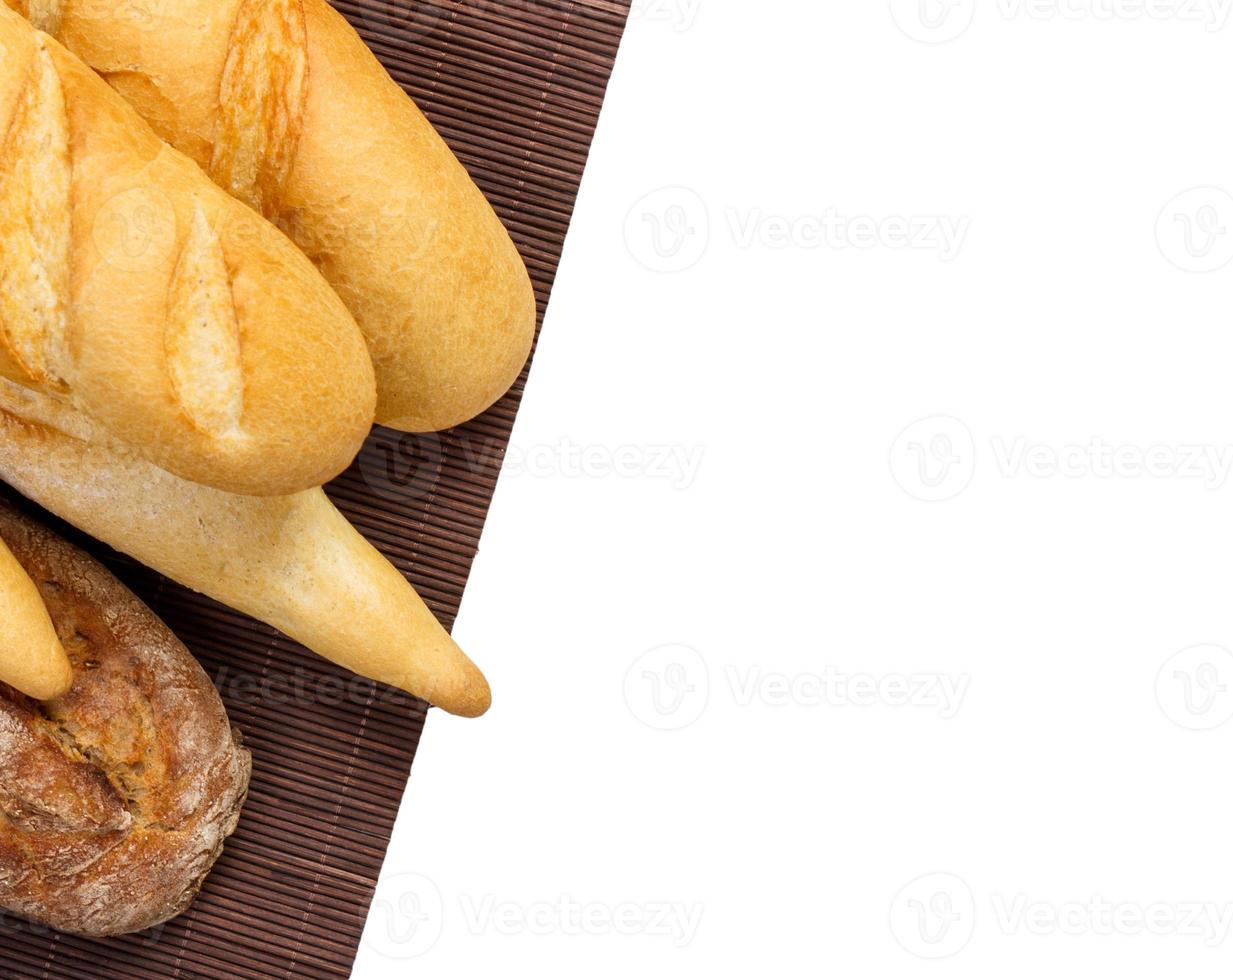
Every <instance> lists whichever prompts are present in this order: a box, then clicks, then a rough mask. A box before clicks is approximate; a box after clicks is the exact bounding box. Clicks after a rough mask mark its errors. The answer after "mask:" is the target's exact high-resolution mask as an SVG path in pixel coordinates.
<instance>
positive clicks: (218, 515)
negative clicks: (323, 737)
mask: <svg viewBox="0 0 1233 980" xmlns="http://www.w3.org/2000/svg"><path fill="white" fill-rule="evenodd" d="M96 435H97V434H95V433H92V432H91V431H90V423H89V420H87V419H85V418H83V417H82V416H80V415H78V414H76V413H73V412H71V411H68V410H65V409H64V408H63V407H62V406H60V405H59V404H58V403H56V402H55V401H53V400H51V399H48V398H46V397H44V396H41V395H37V394H34V393H30V392H27V391H25V390H23V389H21V388H18V387H16V386H14V385H11V384H8V383H4V382H0V477H3V478H4V479H5V480H7V481H8V482H9V483H10V484H12V486H14V487H15V488H17V489H18V490H20V491H21V492H22V493H24V494H25V495H26V496H27V497H30V498H31V499H33V500H35V501H37V502H38V503H39V504H41V505H42V506H43V507H45V508H47V509H48V510H50V511H52V512H53V513H55V514H58V515H59V516H60V517H62V518H64V519H65V520H67V521H69V522H70V523H72V524H75V525H76V526H77V527H79V528H81V529H82V530H83V531H85V532H86V533H87V534H91V535H93V536H94V537H96V538H98V539H99V540H101V541H105V542H106V543H107V544H109V545H111V546H112V547H113V548H115V549H117V550H118V551H122V552H124V553H126V554H128V555H131V556H132V557H133V558H136V559H137V560H138V561H140V562H142V563H143V564H146V565H148V566H150V567H151V568H153V569H155V570H157V571H159V572H162V573H163V574H164V575H167V576H168V577H170V578H172V579H175V580H176V581H177V582H180V583H181V584H183V585H186V586H188V587H189V588H191V589H195V590H196V591H198V592H204V593H205V594H206V595H209V596H211V597H213V598H215V599H217V600H219V601H220V602H222V603H224V604H226V605H228V606H232V607H233V608H235V609H239V610H240V611H241V612H245V613H247V614H248V615H250V616H252V617H254V618H256V619H259V620H261V621H263V622H265V623H268V624H270V625H271V626H274V627H275V628H277V629H279V630H282V631H283V632H284V633H286V634H287V635H288V636H290V637H292V638H293V639H295V640H298V641H299V642H300V643H302V644H304V646H306V647H308V648H309V649H310V650H313V651H315V652H316V653H318V654H320V655H321V656H323V657H325V658H327V659H329V660H332V661H334V662H335V663H338V664H341V665H342V666H344V667H347V668H348V669H350V670H352V671H355V672H356V673H357V674H362V675H364V676H365V677H370V678H372V679H374V680H377V681H381V682H383V683H385V684H390V685H393V686H394V687H398V688H401V689H403V690H405V691H408V692H409V693H411V694H414V695H416V696H418V697H421V698H423V699H424V700H426V701H429V702H431V703H432V704H435V705H437V706H438V707H440V708H443V709H445V710H446V711H448V712H450V713H452V714H458V715H464V716H467V717H474V716H476V715H480V714H483V713H484V711H486V710H487V708H488V705H489V703H490V700H491V697H490V693H489V690H488V683H487V681H485V680H484V676H483V675H482V674H481V673H480V671H479V670H478V669H477V668H476V666H475V665H474V664H473V663H471V661H470V660H469V659H467V657H466V655H465V654H464V653H463V652H462V651H461V650H459V649H458V647H457V645H455V643H454V641H453V640H452V639H450V636H449V634H448V633H446V631H445V630H444V629H443V628H442V627H441V624H440V623H438V622H437V620H436V619H435V618H434V617H433V615H432V613H431V612H430V611H429V610H428V607H427V606H425V605H424V601H423V600H422V599H421V598H420V597H419V596H418V595H417V594H416V592H415V590H414V589H413V588H412V587H411V586H410V584H409V583H408V582H407V580H406V579H405V578H403V576H402V575H401V574H400V573H399V572H398V570H397V569H395V568H394V566H393V565H391V564H390V563H389V562H388V561H386V560H385V558H383V557H382V556H381V555H380V553H378V552H377V550H376V549H375V548H373V547H372V545H370V544H369V543H368V542H367V541H365V540H364V538H363V537H361V536H360V535H359V533H358V532H357V531H356V530H355V529H354V528H353V527H352V526H351V525H350V524H349V523H348V522H347V520H346V518H344V517H343V516H342V514H340V513H339V512H338V511H337V510H336V509H335V508H334V506H333V504H331V503H330V502H329V500H328V498H327V497H326V496H325V494H324V493H323V492H322V491H321V490H320V489H314V490H307V491H303V492H301V493H297V494H293V495H290V496H285V497H247V496H238V495H235V494H229V493H225V492H223V491H220V490H214V489H212V488H209V487H203V486H199V485H197V484H194V483H190V482H188V481H186V480H182V479H180V478H178V477H176V476H173V475H172V474H170V473H167V472H166V471H164V470H160V469H159V468H157V467H155V466H153V465H151V464H150V463H149V462H147V461H146V460H143V459H141V458H140V457H138V456H136V455H134V454H133V453H131V452H128V451H126V450H125V449H124V448H123V447H119V446H115V445H103V444H99V443H97V442H95V441H93V439H94V438H95V437H96Z"/></svg>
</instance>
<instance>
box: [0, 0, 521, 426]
mask: <svg viewBox="0 0 1233 980" xmlns="http://www.w3.org/2000/svg"><path fill="white" fill-rule="evenodd" d="M6 2H8V3H9V5H10V6H13V7H14V8H15V9H18V10H20V11H21V12H22V13H25V14H27V15H28V16H29V17H30V18H31V20H32V21H34V23H35V24H36V25H38V26H39V27H42V28H43V29H45V30H49V31H52V32H53V33H54V34H55V35H56V36H57V37H58V38H60V39H61V40H62V41H63V42H64V43H65V44H66V45H67V46H68V47H69V48H70V49H71V50H72V51H74V52H75V53H76V54H77V55H79V56H80V57H81V58H82V59H83V60H84V61H86V62H87V63H88V64H89V65H90V66H91V67H93V68H95V69H96V70H97V71H98V72H99V73H101V74H102V76H103V77H104V78H105V79H107V81H108V82H110V83H111V84H112V85H113V86H114V87H115V88H116V90H117V91H118V92H120V93H121V94H122V95H124V97H125V98H126V99H128V100H129V101H130V102H131V103H132V104H133V105H134V106H135V107H136V108H137V109H138V110H139V111H140V112H141V113H142V115H144V116H145V117H146V118H147V119H148V120H149V121H150V123H151V124H152V125H153V126H154V129H155V130H156V131H157V132H158V133H159V135H160V136H162V137H163V138H164V139H165V140H167V141H168V142H169V143H171V144H172V145H173V146H175V147H177V148H179V149H181V150H183V151H184V152H185V153H187V154H188V155H189V156H191V157H192V158H193V159H194V160H196V161H197V163H199V164H200V165H201V166H202V168H203V169H205V170H206V171H207V172H209V173H210V174H211V176H213V177H214V179H215V180H216V181H218V183H219V184H220V185H221V186H222V187H224V188H225V189H227V190H228V191H230V192H231V193H232V194H234V195H236V196H237V197H238V198H240V199H241V200H243V201H245V202H247V203H249V204H251V205H252V206H253V207H255V208H257V209H258V210H260V211H261V212H263V213H264V214H265V215H266V216H267V217H268V218H270V219H271V220H273V221H274V222H276V223H277V224H279V225H280V227H282V228H284V229H285V230H286V231H287V233H288V234H289V235H290V236H291V237H292V238H293V239H294V240H295V242H296V244H298V245H299V246H300V247H301V248H302V249H303V250H304V251H305V252H306V253H307V254H308V255H309V256H310V257H311V258H312V259H313V260H314V261H315V262H316V263H317V265H318V267H319V268H320V269H321V271H322V272H323V273H324V275H325V277H326V278H327V279H328V280H329V281H330V283H331V284H332V285H333V286H334V288H335V289H336V290H337V291H338V294H339V295H340V296H341V297H342V299H343V301H344V302H345V303H346V304H347V306H348V307H349V309H350V310H351V312H352V313H353V314H355V317H356V320H357V321H358V322H359V325H360V328H361V329H362V330H363V331H364V334H365V336H366V337H367V339H368V343H369V348H370V350H371V352H372V357H373V362H374V364H375V366H376V373H377V392H378V407H377V420H378V421H380V422H383V423H385V424H387V425H391V426H394V427H396V428H402V429H409V430H413V431H420V430H433V429H442V428H447V427H449V426H452V425H454V424H456V423H459V422H462V421H465V420H466V419H468V418H470V417H472V416H474V415H477V414H478V413H479V412H481V411H483V410H484V409H485V408H487V407H488V406H489V405H491V404H492V403H493V402H494V401H495V400H496V399H497V398H498V397H500V396H501V395H502V394H503V393H504V392H505V390H506V389H507V388H508V387H509V385H510V384H511V382H513V380H514V379H515V377H516V376H517V375H518V372H519V370H520V369H521V367H522V365H523V363H524V362H525V360H526V358H527V354H528V352H529V350H530V346H531V339H532V335H533V333H534V329H535V298H534V295H533V292H532V289H531V283H530V280H529V278H528V276H527V272H526V269H525V267H524V266H523V264H522V261H521V259H520V257H519V255H518V252H517V250H516V249H515V248H514V245H513V243H512V242H511V241H510V237H509V235H508V234H507V233H506V231H505V229H504V228H503V227H502V226H501V222H500V220H499V219H498V218H497V216H496V214H495V213H494V212H493V210H492V208H491V207H490V206H489V204H488V202H487V201H486V200H485V199H484V196H483V194H481V193H480V191H479V189H478V188H477V187H476V186H475V184H474V183H473V182H472V181H471V179H470V177H469V176H468V174H467V172H466V171H465V170H464V169H463V167H462V165H461V164H460V163H459V162H458V160H457V159H456V158H455V157H454V155H453V153H451V152H450V150H449V148H448V147H447V146H446V145H445V143H444V142H443V141H442V139H441V138H440V136H438V135H437V133H436V131H435V130H434V129H433V128H432V126H431V125H430V124H429V123H428V121H427V120H426V119H425V118H424V116H423V114H422V113H421V112H420V111H419V109H418V108H417V107H416V106H415V104H414V103H413V102H412V101H411V99H409V98H408V97H407V95H406V94H405V93H404V92H403V91H402V89H401V88H399V87H398V85H397V84H396V83H395V82H394V81H393V80H392V79H391V78H390V77H389V75H388V74H387V73H386V72H385V70H384V69H383V68H382V67H381V65H380V63H379V62H378V61H377V59H376V58H375V57H374V56H373V55H372V53H371V52H370V51H369V50H368V48H367V47H366V46H365V45H364V43H363V41H362V40H361V39H360V37H359V35H357V34H356V32H355V31H354V30H353V29H352V28H351V26H350V25H349V24H348V23H347V22H346V20H345V19H344V18H343V17H342V16H341V15H339V14H338V13H336V12H335V11H334V10H333V9H332V8H331V7H330V6H329V5H328V4H327V3H326V2H325V0H149V2H133V0H6Z"/></svg>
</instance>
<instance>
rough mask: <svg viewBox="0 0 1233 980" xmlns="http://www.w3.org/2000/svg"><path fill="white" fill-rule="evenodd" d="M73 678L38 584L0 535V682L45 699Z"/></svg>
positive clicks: (62, 691) (67, 684) (61, 690)
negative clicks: (31, 579)
mask: <svg viewBox="0 0 1233 980" xmlns="http://www.w3.org/2000/svg"><path fill="white" fill-rule="evenodd" d="M72 682H73V671H72V668H71V667H70V666H69V661H68V656H67V654H65V652H64V647H62V646H61V645H60V640H59V638H58V637H57V636H56V630H55V627H54V626H52V625H51V617H50V616H48V615H47V608H46V606H44V605H43V600H42V598H41V597H40V596H39V590H38V588H37V587H36V586H35V584H34V583H33V582H31V581H30V576H29V575H27V574H26V571H25V569H24V568H22V567H21V565H20V564H18V562H17V559H16V558H14V557H13V553H12V552H11V551H9V549H8V547H7V546H6V545H5V544H4V540H3V538H0V684H9V685H11V686H12V687H15V688H17V690H19V691H21V693H22V694H26V695H29V696H30V697H32V698H34V699H35V700H36V701H46V700H47V699H48V698H54V697H56V695H58V694H63V693H64V692H65V691H66V690H68V686H69V684H71V683H72Z"/></svg>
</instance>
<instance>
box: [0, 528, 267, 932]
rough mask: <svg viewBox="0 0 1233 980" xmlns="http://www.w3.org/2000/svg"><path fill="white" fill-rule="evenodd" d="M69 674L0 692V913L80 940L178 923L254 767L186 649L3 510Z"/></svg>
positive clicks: (42, 532) (100, 578)
mask: <svg viewBox="0 0 1233 980" xmlns="http://www.w3.org/2000/svg"><path fill="white" fill-rule="evenodd" d="M0 539H3V541H4V543H5V544H7V545H8V547H9V548H10V549H11V550H12V552H13V554H14V555H15V556H16V557H17V559H18V561H19V562H20V563H21V564H22V566H23V567H24V568H25V569H26V570H27V572H29V574H30V576H31V577H32V578H33V579H34V581H35V582H36V583H37V584H38V587H39V591H40V593H41V594H42V596H43V600H44V602H45V603H46V605H47V609H48V612H49V613H50V614H51V619H52V622H53V623H54V624H55V627H56V630H57V632H58V633H59V636H60V639H61V642H62V643H63V644H64V646H65V649H66V650H67V651H68V654H69V659H70V661H71V662H72V666H73V685H72V687H71V688H70V689H69V691H68V693H66V694H64V695H63V696H61V697H58V698H54V699H52V700H50V701H45V702H42V703H40V702H37V701H33V700H31V699H29V698H26V697H24V696H23V695H20V694H18V693H17V692H16V691H14V690H13V689H12V688H8V687H4V686H2V685H0V907H3V908H5V909H7V910H8V911H10V912H13V913H15V914H17V915H21V916H23V917H25V918H28V919H31V920H34V921H37V922H41V923H44V924H46V925H50V926H52V927H53V928H56V929H59V930H62V931H65V932H72V933H78V934H80V935H85V936H112V935H119V934H121V933H127V932H136V931H140V930H142V929H146V928H149V927H150V926H153V925H157V924H158V923H160V922H164V921H166V920H168V919H171V918H174V917H175V916H177V915H179V914H180V913H182V912H183V911H184V910H185V909H186V908H188V906H189V904H191V902H192V900H193V898H194V897H195V896H196V894H197V892H198V890H199V889H200V887H201V884H202V881H203V880H204V879H205V876H206V874H207V873H208V872H209V870H210V868H211V867H212V866H213V864H214V862H215V860H216V859H217V858H218V856H219V854H220V853H221V851H222V847H223V841H224V839H225V838H226V837H227V836H228V835H229V834H230V833H231V832H232V831H233V830H234V829H235V826H236V822H237V820H238V819H239V814H240V808H241V807H242V805H243V803H244V798H245V794H246V793H247V790H248V780H249V774H250V771H251V767H252V760H251V757H250V755H249V753H248V751H247V750H245V749H243V748H241V747H240V742H239V733H238V732H235V731H233V730H232V728H231V725H230V723H229V722H228V720H227V715H226V712H225V710H224V709H223V705H222V702H221V701H220V700H219V697H218V693H217V692H216V691H215V690H214V688H213V686H212V685H211V684H210V680H209V678H208V677H207V676H206V674H205V672H204V671H203V670H202V669H201V667H200V666H199V665H198V664H197V662H196V661H195V660H194V659H193V658H192V656H191V655H190V654H189V652H188V651H187V650H186V649H185V648H184V645H183V644H182V643H180V641H179V640H177V639H176V638H175V636H174V635H173V634H172V633H171V631H170V630H169V629H168V628H167V627H166V626H165V625H164V624H163V623H162V621H160V620H159V619H158V618H157V617H156V616H155V615H154V614H153V613H152V612H150V610H149V609H147V608H146V607H145V606H144V605H143V604H142V603H141V602H140V600H138V599H137V597H136V596H134V595H133V594H132V593H131V592H129V591H128V589H126V588H125V587H124V586H123V585H121V584H120V583H119V582H118V581H117V580H116V579H115V578H114V577H113V576H112V575H111V574H110V573H109V572H108V571H107V570H106V569H105V568H103V567H102V566H101V565H100V564H98V563H97V562H96V561H94V560H93V559H92V558H90V557H89V556H88V555H86V554H85V553H84V552H82V551H79V550H78V549H76V548H74V547H73V546H71V545H69V544H68V543H67V542H65V541H63V540H61V539H60V538H58V537H56V536H55V535H53V534H52V533H51V532H50V531H48V530H47V529H45V528H43V527H40V526H39V525H37V524H35V523H34V522H33V521H30V520H28V519H27V518H25V517H22V516H21V515H19V514H18V513H17V512H15V511H14V510H12V509H11V508H10V507H8V506H7V505H0Z"/></svg>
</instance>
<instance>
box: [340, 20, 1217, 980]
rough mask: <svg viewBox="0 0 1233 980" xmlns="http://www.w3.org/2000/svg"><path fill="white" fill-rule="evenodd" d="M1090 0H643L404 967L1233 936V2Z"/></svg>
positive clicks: (1016, 972)
mask: <svg viewBox="0 0 1233 980" xmlns="http://www.w3.org/2000/svg"><path fill="white" fill-rule="evenodd" d="M1059 3H1060V4H1061V5H1060V6H1058V5H1053V4H1049V3H1043V4H1042V3H1039V2H1037V3H1035V4H1027V3H1025V4H1024V5H1017V4H1015V3H1013V2H1012V0H998V2H993V0H990V2H987V3H986V2H981V3H980V4H979V6H978V8H976V9H974V8H973V5H972V3H970V2H965V0H952V2H951V3H950V4H949V5H947V4H945V3H940V2H936V0H926V4H925V7H924V8H923V9H924V12H925V14H926V15H927V17H926V20H927V21H928V22H929V23H930V24H934V23H935V22H934V20H933V19H932V18H934V17H935V16H936V24H935V26H933V27H930V26H928V25H927V24H926V23H924V22H922V20H921V19H920V17H919V13H918V11H919V10H920V9H922V8H919V7H918V5H917V0H905V2H904V3H902V4H901V3H898V2H895V3H893V4H888V3H887V0H867V2H866V0H862V2H846V3H838V2H828V3H804V2H800V0H759V2H757V3H753V2H746V3H737V2H723V0H699V2H697V3H693V2H690V3H685V2H668V3H663V2H654V3H641V4H639V5H638V9H637V10H636V11H635V14H634V16H633V17H632V18H631V20H630V24H629V29H628V33H627V35H626V38H625V43H624V46H623V48H622V51H621V55H620V59H619V62H618V65H617V68H616V72H615V74H614V76H613V79H612V85H611V89H610V91H609V96H608V101H607V103H606V106H605V109H604V114H603V119H602V121H601V125H600V128H599V132H598V134H597V137H596V140H595V146H594V151H593V154H592V157H591V162H590V166H589V168H588V170H587V174H586V178H585V181H584V185H583V189H582V194H581V196H580V198H579V201H578V206H577V210H576V213H575V217H574V222H573V227H572V230H571V232H570V237H569V240H568V243H567V246H566V251H565V257H564V261H563V262H562V265H561V270H560V276H559V278H558V280H557V285H556V291H555V293H554V295H553V298H552V304H551V307H550V310H549V313H548V318H547V322H546V324H545V327H544V332H543V339H542V343H541V346H540V350H539V354H538V358H537V360H536V363H535V367H534V370H533V372H532V375H531V381H530V385H529V388H528V391H527V396H526V401H525V403H524V405H523V407H522V411H521V414H520V415H519V419H518V425H517V429H516V432H515V436H514V445H513V448H512V449H511V455H510V459H509V461H508V467H507V472H506V473H505V475H504V476H503V477H502V481H501V485H500V487H499V490H498V493H497V496H496V500H495V504H494V506H493V509H492V514H491V517H490V519H489V523H488V526H487V529H486V531H485V534H484V538H483V545H482V550H481V553H480V556H479V560H478V561H477V562H476V565H475V570H474V573H473V576H472V578H471V582H470V585H469V587H468V590H467V594H466V599H465V602H464V604H463V610H462V616H461V618H460V619H459V622H458V626H457V631H456V635H457V636H458V638H459V639H460V642H461V643H462V645H463V646H464V647H465V648H466V649H468V650H469V651H470V652H471V653H472V654H473V655H474V656H475V658H476V659H477V660H478V661H479V662H480V663H481V664H482V665H483V667H484V668H485V670H486V672H487V673H488V676H489V678H490V679H491V681H492V685H493V688H494V691H495V695H496V701H495V704H494V706H493V709H492V711H491V712H490V714H489V715H488V716H487V717H485V718H484V719H482V720H480V721H475V722H473V721H460V720H457V719H453V718H449V717H447V716H445V715H443V714H441V713H439V712H434V713H433V714H432V716H431V718H430V720H429V724H428V727H427V731H426V735H425V738H424V740H423V743H422V746H421V748H420V752H419V756H418V758H417V760H416V764H415V769H414V772H413V775H412V779H411V783H410V787H409V789H408V793H407V797H406V805H405V807H404V809H403V813H402V816H401V818H400V820H399V823H398V827H397V831H396V835H395V839H394V844H393V846H392V848H391V850H390V853H389V858H388V861H387V863H386V868H385V876H384V878H383V882H382V885H381V888H380V889H379V892H378V897H377V901H376V903H375V905H374V907H373V911H372V913H371V915H370V918H369V925H368V929H367V931H366V934H365V940H364V943H363V945H362V948H361V953H360V957H359V959H358V961H357V964H356V971H355V976H356V977H358V978H361V980H370V978H374V980H375V978H386V977H388V978H394V977H397V978H406V977H417V978H432V980H436V978H475V977H483V976H498V975H500V976H537V977H551V978H576V977H631V976H633V977H638V978H640V980H653V978H660V977H664V978H668V977H671V978H677V977H711V976H738V975H749V976H773V977H792V978H795V977H836V978H839V977H842V978H845V980H846V978H866V977H868V978H884V977H896V978H915V977H931V978H932V977H939V976H946V977H948V978H950V977H957V978H968V977H971V978H980V980H987V978H989V977H998V978H1014V977H1032V978H1038V977H1041V976H1063V977H1087V976H1093V975H1096V976H1117V977H1119V978H1134V977H1151V978H1159V977H1162V976H1171V977H1185V978H1187V980H1203V978H1209V977H1210V978H1216V977H1220V978H1227V977H1228V975H1229V969H1230V963H1231V962H1233V854H1231V851H1230V847H1229V843H1230V836H1231V835H1230V807H1231V805H1233V778H1231V775H1230V772H1231V766H1230V760H1231V758H1233V725H1226V726H1223V727H1222V725H1221V723H1222V722H1224V721H1226V720H1227V719H1228V718H1229V716H1230V715H1231V714H1233V693H1230V691H1229V689H1228V688H1229V686H1233V656H1231V655H1229V654H1228V653H1226V652H1224V649H1223V648H1233V561H1231V560H1230V555H1231V554H1233V506H1231V502H1233V474H1230V472H1229V470H1230V467H1233V404H1231V403H1233V383H1231V380H1230V373H1231V372H1230V369H1231V367H1233V337H1231V332H1230V326H1231V314H1233V265H1225V264H1224V263H1226V262H1228V261H1229V260H1230V259H1231V258H1233V198H1230V197H1229V196H1228V194H1227V193H1226V192H1225V191H1223V190H1221V188H1224V187H1230V186H1233V116H1231V114H1230V110H1229V97H1230V96H1229V93H1230V92H1233V24H1229V23H1227V19H1228V13H1229V11H1228V7H1229V0H1199V2H1198V3H1196V2H1193V0H1176V2H1171V0H1152V2H1151V3H1148V4H1146V5H1145V4H1144V3H1136V2H1134V0H1070V2H1068V3H1065V2H1063V0H1059ZM897 21H898V23H897ZM946 38H950V40H949V42H948V43H941V44H935V43H929V42H934V41H941V40H944V39H946ZM922 39H923V40H922ZM661 188H673V189H672V190H668V191H659V189H661ZM1191 188H1207V189H1206V190H1201V191H1198V192H1196V193H1190V194H1183V192H1186V191H1188V190H1190V189H1191ZM657 191H658V193H652V192H657ZM647 195H650V196H649V197H648V196H647ZM1178 195H1183V196H1181V197H1179V196H1178ZM828 215H829V218H828V217H827V216H828ZM824 218H825V219H827V220H826V227H823V221H822V219H824ZM945 229H951V230H952V232H953V231H954V230H955V229H960V230H962V232H963V234H962V236H961V239H962V240H961V241H960V242H959V247H958V248H957V249H956V248H950V249H948V250H946V251H943V250H941V249H939V248H938V247H937V243H938V242H939V241H943V240H942V239H940V238H938V237H937V236H938V235H941V234H942V232H943V230H945ZM657 230H658V235H659V237H658V240H656V239H654V238H653V237H652V236H653V235H654V234H655V233H656V231H657ZM905 235H906V238H905ZM685 266H689V267H688V268H685ZM920 420H925V421H923V422H921V421H920ZM922 498H924V499H922ZM939 498H949V499H939ZM930 501H932V502H930ZM666 645H668V646H666ZM665 646H666V649H661V648H665ZM1194 647H1198V649H1191V648H1194ZM824 682H825V683H824ZM656 684H658V685H659V688H658V700H656V694H657V692H656V689H655V687H654V685H656ZM943 685H948V686H943ZM944 692H950V693H949V694H945V695H944ZM905 702H906V703H905ZM664 728H668V729H670V730H662V729H664ZM922 878H923V880H921V879H922ZM940 956H946V958H945V959H943V960H942V961H941V962H934V961H933V960H931V959H930V958H929V957H940Z"/></svg>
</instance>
